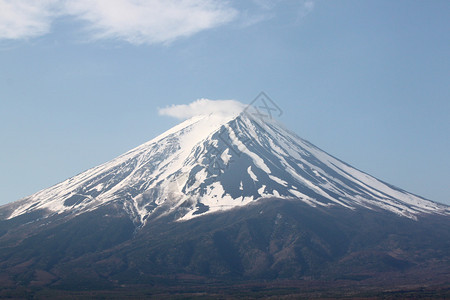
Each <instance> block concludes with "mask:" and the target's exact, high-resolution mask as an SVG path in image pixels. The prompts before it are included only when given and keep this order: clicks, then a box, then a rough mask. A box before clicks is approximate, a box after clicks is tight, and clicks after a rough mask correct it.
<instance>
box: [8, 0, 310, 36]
mask: <svg viewBox="0 0 450 300" xmlns="http://www.w3.org/2000/svg"><path fill="white" fill-rule="evenodd" d="M286 5H287V6H288V7H289V9H292V8H293V7H296V8H297V9H298V10H299V14H298V17H299V18H303V17H304V16H306V15H307V14H309V13H310V12H311V11H312V10H313V8H314V1H313V0H296V1H292V0H252V1H249V2H246V3H245V4H242V2H240V0H239V2H238V1H237V0H233V1H231V0H229V1H224V0H0V40H2V39H10V40H17V39H28V38H34V37H39V36H43V35H45V34H48V33H49V32H50V31H51V29H52V25H53V23H55V25H57V23H58V22H57V20H56V19H57V18H59V17H65V18H66V19H67V18H69V19H70V18H71V19H73V20H78V21H80V22H74V24H76V25H78V26H79V25H80V24H81V26H82V27H83V28H84V30H85V32H86V33H87V34H88V37H89V39H92V40H98V39H113V40H121V41H126V42H129V43H131V44H135V45H140V44H158V43H163V44H167V43H170V42H172V41H174V40H177V39H179V38H183V37H189V36H192V35H194V34H196V33H199V32H201V31H204V30H208V29H212V28H215V27H218V26H221V25H224V24H227V23H230V22H232V21H237V22H238V23H240V24H241V26H244V27H246V26H251V25H254V24H257V23H260V22H264V21H267V20H269V19H272V18H273V17H274V16H275V15H276V14H277V11H278V10H280V8H283V7H284V6H286ZM235 7H240V8H239V9H237V8H235Z"/></svg>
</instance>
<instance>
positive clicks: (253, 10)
mask: <svg viewBox="0 0 450 300" xmlns="http://www.w3.org/2000/svg"><path fill="white" fill-rule="evenodd" d="M449 13H450V2H449V1H413V0H411V1H401V0H399V1H382V0H376V1H370V0H367V1H359V0H355V1H350V0H348V1H331V0H327V1H325V0H317V1H312V0H310V1H301V0H296V1H293V0H292V1H291V0H285V1H282V0H279V1H277V0H272V1H264V0H258V1H256V0H254V1H251V0H248V1H237V0H236V1H214V0H203V1H199V0H184V1H172V0H165V1H162V0H148V1H137V0H134V1H133V0H107V1H106V0H77V1H72V0H66V1H63V0H42V1H31V0H11V1H10V0H0V139H1V147H0V159H1V161H0V162H1V165H2V168H1V169H0V170H1V171H0V204H4V203H7V202H11V201H14V200H17V199H19V198H21V197H24V196H27V195H30V194H32V193H34V192H37V191H38V190H40V189H43V188H46V187H49V186H51V185H53V184H55V183H58V182H60V181H62V180H64V179H66V178H68V177H71V176H73V175H75V174H78V173H80V172H82V171H84V170H86V169H88V168H90V167H93V166H96V165H98V164H100V163H103V162H106V161H108V160H110V159H112V158H114V157H116V156H117V155H119V154H121V153H123V152H125V151H127V150H129V149H131V148H133V147H135V146H138V145H139V144H141V143H143V142H145V141H147V140H150V139H152V138H153V137H155V136H157V135H158V134H160V133H162V132H163V131H165V130H167V129H169V128H170V127H172V126H173V125H175V124H176V123H177V122H178V120H176V119H172V118H169V117H166V116H160V115H159V114H158V108H162V107H165V106H168V105H171V104H188V103H190V102H192V101H194V100H196V99H199V98H208V99H236V100H239V101H241V102H243V103H250V102H251V101H252V100H253V98H254V97H255V96H257V95H258V93H259V92H260V91H265V92H266V93H267V94H268V95H269V96H270V97H271V98H272V100H273V101H275V102H276V103H277V104H278V106H279V107H280V108H282V110H283V115H282V116H281V117H280V120H281V121H282V122H283V123H284V124H285V125H286V126H287V127H288V128H290V129H291V130H292V131H294V132H296V133H297V134H298V135H299V136H301V137H303V138H305V139H307V140H309V141H310V142H312V143H314V144H315V145H317V146H318V147H320V148H322V149H323V150H325V151H327V152H328V153H330V154H332V155H334V156H336V157H338V158H340V159H342V160H344V161H346V162H347V163H349V164H351V165H353V166H355V167H357V168H358V169H361V170H363V171H365V172H368V173H369V174H372V175H374V176H376V177H377V178H379V179H382V180H384V181H386V182H389V183H391V184H394V185H396V186H398V187H400V188H403V189H405V190H407V191H410V192H413V193H415V194H418V195H420V196H423V197H426V198H428V199H431V200H435V201H438V202H442V203H447V204H450V196H449V195H450V175H449V174H450V157H449V153H450V117H449V116H450V88H449V86H450V65H449V53H450V36H449V32H450V31H449V29H450V19H449V18H448V16H449Z"/></svg>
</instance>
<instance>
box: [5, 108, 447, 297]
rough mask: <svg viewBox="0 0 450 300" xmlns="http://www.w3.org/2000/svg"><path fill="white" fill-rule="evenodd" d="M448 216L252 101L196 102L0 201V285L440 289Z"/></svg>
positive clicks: (8, 288) (7, 291) (27, 288)
mask: <svg viewBox="0 0 450 300" xmlns="http://www.w3.org/2000/svg"><path fill="white" fill-rule="evenodd" d="M449 217H450V207H449V206H446V205H443V204H439V203H436V202H433V201H430V200H427V199H424V198H422V197H419V196H416V195H413V194H411V193H408V192H406V191H404V190H401V189H399V188H396V187H394V186H392V185H390V184H387V183H385V182H383V181H381V180H378V179H376V178H374V177H372V176H370V175H369V174H366V173H364V172H362V171H359V170H357V169H355V168H353V167H351V166H350V165H348V164H346V163H344V162H342V161H340V160H339V159H337V158H334V157H333V156H331V155H329V154H327V153H326V152H324V151H322V150H321V149H319V148H317V147H316V146H314V145H312V144H311V143H309V142H307V141H305V140H303V139H301V138H299V137H298V136H297V135H296V134H294V133H292V132H290V131H289V130H287V129H285V128H284V127H283V126H282V125H281V124H280V123H278V122H277V121H276V120H274V119H272V118H269V117H268V116H267V115H262V114H260V113H259V111H258V110H257V109H256V110H254V109H253V108H251V109H246V110H244V111H243V112H240V113H235V114H231V115H230V114H207V115H201V116H196V117H193V118H191V119H188V120H186V121H184V122H182V123H181V124H179V125H177V126H175V127H174V128H172V129H170V130H168V131H166V132H165V133H163V134H162V135H160V136H158V137H156V138H155V139H153V140H151V141H149V142H147V143H145V144H143V145H141V146H139V147H137V148H135V149H132V150H130V151H128V152H127V153H125V154H123V155H121V156H119V157H117V158H115V159H113V160H111V161H109V162H107V163H104V164H102V165H99V166H97V167H94V168H92V169H90V170H87V171H85V172H83V173H81V174H78V175H76V176H74V177H72V178H70V179H67V180H65V181H63V182H61V183H59V184H56V185H55V186H53V187H50V188H48V189H45V190H42V191H40V192H38V193H36V194H33V195H31V196H29V197H26V198H24V199H21V200H19V201H16V202H12V203H10V204H7V205H4V206H2V207H0V245H1V246H0V270H2V272H1V273H0V280H2V281H3V282H5V288H4V289H3V290H1V289H0V296H2V291H3V293H4V294H3V296H4V295H15V296H17V295H20V294H14V293H15V292H16V293H17V286H20V287H21V288H22V289H23V290H21V291H22V292H24V293H25V292H26V293H29V292H30V289H31V290H32V291H34V292H36V290H35V289H36V288H37V287H38V288H39V289H40V290H39V291H40V292H41V293H45V292H48V291H46V290H45V289H48V288H50V289H51V290H52V291H53V292H55V290H58V289H69V290H70V289H71V290H77V289H88V290H89V289H102V288H103V289H114V288H119V287H122V288H124V287H125V290H126V287H129V286H134V287H133V288H132V290H134V289H135V287H136V286H139V287H140V288H141V289H150V290H152V293H153V292H154V289H152V288H150V287H153V288H154V287H155V286H158V287H160V286H165V287H166V288H167V286H171V288H169V290H170V289H172V288H174V286H177V287H180V282H181V286H182V287H183V288H182V290H183V291H186V290H188V292H189V293H190V292H192V290H196V289H201V288H204V285H203V284H202V282H203V283H204V282H205V281H207V282H208V284H209V285H210V286H211V285H213V286H215V289H217V288H219V286H223V283H221V282H222V281H221V280H226V281H227V282H228V284H229V285H231V286H235V285H236V282H234V281H233V280H238V281H239V282H242V281H243V280H244V281H245V282H248V283H247V285H246V286H245V287H242V289H243V290H247V289H250V290H251V289H255V285H256V288H261V286H259V285H258V284H257V283H255V282H252V283H249V282H251V280H266V281H267V280H268V281H270V282H278V283H280V282H281V281H283V280H300V281H296V282H295V284H294V286H297V287H298V286H304V285H305V282H308V284H307V285H308V286H309V285H310V284H315V283H317V280H319V281H320V280H326V282H328V284H327V286H328V287H330V289H332V290H334V291H340V290H341V288H342V289H344V290H345V287H346V284H347V283H348V282H351V283H352V284H354V283H355V282H356V283H358V284H360V283H363V284H361V286H360V288H361V289H362V288H364V289H367V288H368V287H369V288H368V289H369V290H370V288H374V289H375V291H380V290H385V289H386V288H387V287H389V288H391V289H392V288H393V285H394V286H397V285H398V284H399V283H402V284H403V285H402V286H407V287H409V288H411V287H412V288H416V287H417V285H418V286H420V288H422V289H424V287H431V286H435V285H436V286H439V288H444V292H443V293H444V294H445V293H446V292H445V291H448V287H449V286H448V282H449V281H448V280H447V279H448V278H449V277H448V276H449V271H448V270H449V269H450V268H449V267H450V264H449V261H450V254H449V253H448V249H450V242H449V241H450V221H449V219H450V218H449ZM386 274H388V276H391V277H392V280H390V281H389V280H385V279H383V278H384V277H385V276H386ZM430 274H432V275H430ZM424 275H426V276H428V278H427V279H426V280H425V279H424V278H423V277H424ZM280 280H281V281H280ZM230 281H233V282H232V283H230ZM283 282H284V281H283ZM175 283H176V284H175ZM412 283H414V284H415V285H413V284H412ZM281 285H282V286H284V287H285V286H286V283H285V282H284V283H282V284H281ZM275 286H276V289H279V288H280V287H279V286H278V285H276V284H275ZM288 286H289V285H288ZM143 287H145V288H143ZM290 288H291V287H289V289H288V290H290ZM33 289H34V290H33ZM42 289H44V290H42ZM226 290H227V289H225V290H223V291H222V292H223V293H226ZM319 290H320V289H319ZM355 290H359V289H358V288H355ZM434 290H435V289H434ZM13 291H15V292H13ZM43 291H45V292H43ZM122 292H123V290H122ZM126 292H127V293H128V292H130V290H126ZM165 292H166V290H165V291H164V292H162V294H160V295H164V293H165ZM372 292H373V291H372ZM310 295H312V296H314V295H316V296H317V295H319V294H310ZM135 296H136V295H135Z"/></svg>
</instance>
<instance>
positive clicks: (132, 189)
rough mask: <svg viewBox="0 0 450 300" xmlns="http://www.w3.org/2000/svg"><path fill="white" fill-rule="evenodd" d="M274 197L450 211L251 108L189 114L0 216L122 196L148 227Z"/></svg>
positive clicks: (91, 205)
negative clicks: (169, 217)
mask: <svg viewBox="0 0 450 300" xmlns="http://www.w3.org/2000/svg"><path fill="white" fill-rule="evenodd" d="M267 197H280V198H286V199H292V198H295V199H298V200H300V201H303V202H305V203H307V204H309V205H311V206H333V205H339V206H343V207H346V208H349V209H355V208H357V207H366V208H369V209H382V210H388V211H391V212H394V213H396V214H398V215H402V216H406V217H410V218H416V215H418V214H421V213H435V214H444V215H448V214H449V213H450V210H449V208H448V207H447V206H445V205H440V204H437V203H434V202H432V201H429V200H426V199H423V198H421V197H418V196H415V195H412V194H410V193H408V192H405V191H403V190H401V189H398V188H396V187H393V186H391V185H389V184H386V183H384V182H382V181H380V180H377V179H376V178H374V177H372V176H370V175H368V174H366V173H363V172H361V171H359V170H357V169H355V168H353V167H351V166H349V165H347V164H345V163H344V162H342V161H340V160H338V159H336V158H334V157H332V156H330V155H328V154H327V153H325V152H324V151H322V150H320V149H319V148H317V147H315V146H314V145H312V144H311V143H309V142H307V141H305V140H303V139H301V138H299V137H298V136H296V135H295V134H293V133H291V132H289V131H288V130H286V129H285V128H284V127H283V126H282V125H280V124H279V123H277V122H276V121H274V120H272V119H265V120H262V119H259V118H255V117H254V116H253V115H252V114H250V113H248V112H244V113H241V114H237V115H232V116H222V115H206V116H198V117H194V118H191V119H189V120H187V121H185V122H183V123H181V124H179V125H177V126H175V127H174V128H172V129H170V130H169V131H167V132H165V133H164V134H162V135H160V136H158V137H157V138H155V139H153V140H151V141H149V142H147V143H145V144H143V145H141V146H139V147H137V148H135V149H133V150H131V151H129V152H127V153H125V154H123V155H121V156H119V157H117V158H115V159H113V160H112V161H110V162H107V163H105V164H102V165H100V166H98V167H95V168H92V169H90V170H88V171H85V172H83V173H81V174H79V175H77V176H74V177H72V178H70V179H68V180H66V181H64V182H61V183H59V184H57V185H55V186H53V187H51V188H48V189H45V190H43V191H40V192H38V193H36V194H34V195H31V196H29V197H27V198H24V199H22V200H19V201H17V202H14V203H11V204H9V205H6V206H4V207H2V208H1V209H0V218H2V217H3V218H7V219H10V218H14V217H17V216H20V215H22V214H25V213H30V212H33V211H37V210H40V211H41V212H44V215H45V216H49V215H52V214H62V213H70V214H72V215H74V214H75V215H76V214H80V213H84V212H87V211H91V210H94V209H97V208H98V207H100V206H102V205H105V204H106V203H108V202H110V201H116V202H117V201H119V202H120V203H121V205H123V206H124V208H125V209H126V211H127V212H128V214H129V215H130V216H131V218H132V219H133V221H134V223H135V224H137V225H139V226H142V225H144V224H145V222H146V220H147V219H148V218H155V217H159V216H161V215H164V214H167V213H170V212H172V211H174V210H176V211H177V216H176V218H177V219H180V220H187V219H190V218H192V217H196V216H199V215H202V214H205V213H211V212H215V211H222V210H226V209H230V208H233V207H237V206H242V205H246V204H249V203H251V202H253V201H256V200H258V199H262V198H267Z"/></svg>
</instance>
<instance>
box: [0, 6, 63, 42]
mask: <svg viewBox="0 0 450 300" xmlns="http://www.w3.org/2000/svg"><path fill="white" fill-rule="evenodd" d="M58 2H59V1H58V0H40V1H30V0H0V39H26V38H32V37H37V36H41V35H44V34H47V33H48V32H49V31H50V27H51V23H52V20H53V18H54V17H55V16H56V13H57V12H56V11H57V4H58Z"/></svg>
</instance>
